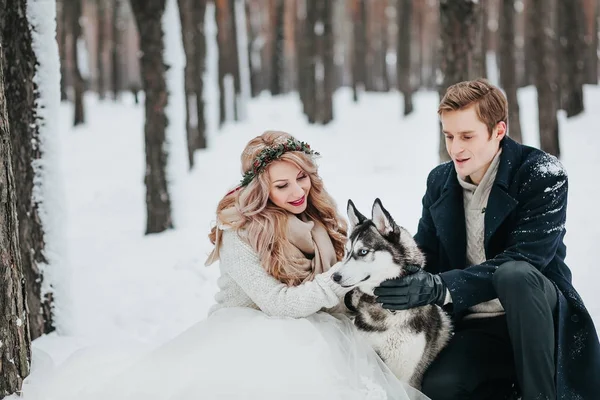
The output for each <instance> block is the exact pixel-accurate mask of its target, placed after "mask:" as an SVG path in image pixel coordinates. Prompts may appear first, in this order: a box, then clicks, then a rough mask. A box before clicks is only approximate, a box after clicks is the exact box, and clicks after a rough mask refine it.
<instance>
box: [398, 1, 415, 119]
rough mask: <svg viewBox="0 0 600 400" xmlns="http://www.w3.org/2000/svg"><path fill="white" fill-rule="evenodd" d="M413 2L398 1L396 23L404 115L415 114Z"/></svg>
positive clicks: (399, 80) (399, 85) (400, 88)
mask: <svg viewBox="0 0 600 400" xmlns="http://www.w3.org/2000/svg"><path fill="white" fill-rule="evenodd" d="M412 14H413V12H412V0H398V3H397V10H396V21H397V26H398V40H397V42H396V55H397V56H396V79H397V85H398V90H399V91H400V92H402V97H403V98H404V115H408V114H410V113H411V112H413V100H412V84H411V79H410V78H411V68H410V66H411V61H412V57H411V51H410V50H411V42H412V37H411V30H412V27H411V21H412Z"/></svg>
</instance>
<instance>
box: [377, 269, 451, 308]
mask: <svg viewBox="0 0 600 400" xmlns="http://www.w3.org/2000/svg"><path fill="white" fill-rule="evenodd" d="M446 290H447V289H446V285H445V284H444V282H443V281H442V278H441V277H440V276H439V275H437V274H430V273H429V272H427V271H425V270H422V269H420V270H419V271H417V272H415V273H414V274H411V275H407V276H405V277H402V278H395V279H389V280H387V281H384V282H382V283H381V285H379V286H378V287H376V288H375V290H374V294H375V296H376V299H375V300H376V301H377V302H378V303H381V304H382V306H383V308H387V309H388V310H408V309H410V308H414V307H421V306H425V305H428V304H437V305H438V306H443V305H444V300H445V298H446Z"/></svg>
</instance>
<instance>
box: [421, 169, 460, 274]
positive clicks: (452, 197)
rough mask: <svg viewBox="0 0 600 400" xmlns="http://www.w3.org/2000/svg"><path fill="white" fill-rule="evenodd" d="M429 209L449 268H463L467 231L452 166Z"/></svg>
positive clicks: (458, 187)
mask: <svg viewBox="0 0 600 400" xmlns="http://www.w3.org/2000/svg"><path fill="white" fill-rule="evenodd" d="M429 211H430V213H431V217H432V219H433V223H434V224H435V228H436V231H437V232H438V237H439V238H440V241H441V242H442V245H443V246H444V249H445V250H446V254H447V255H448V259H449V261H450V266H451V268H463V267H464V266H466V251H467V231H466V227H465V209H464V206H463V196H462V188H461V186H460V184H459V183H458V180H457V179H456V172H455V171H454V168H452V172H451V173H450V176H448V179H447V181H446V185H445V186H444V189H443V193H442V196H441V197H440V198H439V199H438V201H436V202H435V203H434V204H433V205H432V206H431V207H430V208H429Z"/></svg>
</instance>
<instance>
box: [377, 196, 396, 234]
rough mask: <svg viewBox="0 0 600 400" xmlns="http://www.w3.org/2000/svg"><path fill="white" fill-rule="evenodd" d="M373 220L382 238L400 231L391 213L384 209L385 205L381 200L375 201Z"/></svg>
mask: <svg viewBox="0 0 600 400" xmlns="http://www.w3.org/2000/svg"><path fill="white" fill-rule="evenodd" d="M372 220H373V223H374V224H375V227H376V228H377V230H378V231H379V233H381V235H382V236H390V235H391V234H394V233H398V232H399V231H400V229H399V228H398V225H396V223H395V222H394V220H393V219H392V216H391V215H390V213H389V212H388V211H387V210H386V209H385V208H383V204H381V200H379V199H375V202H374V203H373V212H372Z"/></svg>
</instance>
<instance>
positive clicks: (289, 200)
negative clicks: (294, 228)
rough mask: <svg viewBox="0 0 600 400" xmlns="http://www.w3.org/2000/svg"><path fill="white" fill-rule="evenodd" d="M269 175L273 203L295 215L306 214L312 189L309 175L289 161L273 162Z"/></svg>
mask: <svg viewBox="0 0 600 400" xmlns="http://www.w3.org/2000/svg"><path fill="white" fill-rule="evenodd" d="M268 173H269V180H270V191H269V199H270V200H271V202H272V203H273V204H275V205H276V206H278V207H281V208H283V209H284V210H287V211H289V212H291V213H293V214H300V213H302V212H304V210H306V204H307V199H308V194H309V192H310V187H311V182H310V177H309V176H308V174H307V173H306V172H304V171H303V170H301V169H300V168H298V167H297V166H295V165H294V164H292V163H290V162H287V161H275V162H273V163H272V164H271V165H269V167H268Z"/></svg>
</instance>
